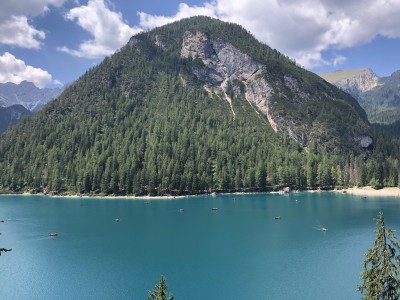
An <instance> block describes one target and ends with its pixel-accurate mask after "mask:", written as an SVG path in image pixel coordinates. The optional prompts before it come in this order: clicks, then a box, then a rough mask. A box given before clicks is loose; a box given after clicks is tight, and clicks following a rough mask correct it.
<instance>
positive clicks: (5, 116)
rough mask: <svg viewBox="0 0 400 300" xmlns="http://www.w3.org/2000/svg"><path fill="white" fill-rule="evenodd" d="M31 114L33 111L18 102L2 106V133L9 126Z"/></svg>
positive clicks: (0, 130)
mask: <svg viewBox="0 0 400 300" xmlns="http://www.w3.org/2000/svg"><path fill="white" fill-rule="evenodd" d="M31 114H32V112H30V111H29V110H27V109H26V108H25V107H23V106H22V105H18V104H16V105H11V106H9V107H0V133H1V132H3V131H5V130H6V129H7V128H8V127H9V126H11V125H15V124H17V123H18V122H19V121H21V119H22V118H23V117H24V116H30V115H31Z"/></svg>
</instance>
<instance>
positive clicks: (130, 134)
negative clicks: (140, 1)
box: [0, 17, 400, 195]
mask: <svg viewBox="0 0 400 300" xmlns="http://www.w3.org/2000/svg"><path fill="white" fill-rule="evenodd" d="M190 26H191V27H190ZM188 28H193V29H192V30H203V31H206V32H210V34H214V35H218V36H220V37H224V38H225V39H228V40H229V42H230V43H232V44H234V45H236V46H237V47H240V49H242V50H243V51H246V53H249V55H250V56H252V57H253V58H255V59H258V60H259V61H262V62H265V63H266V64H267V65H268V66H269V67H270V68H271V69H272V70H275V71H274V72H277V73H279V72H284V71H285V72H286V71H287V70H294V71H293V72H297V73H301V72H304V76H303V74H300V75H301V76H303V77H304V81H305V82H307V84H309V85H310V86H311V87H312V86H313V85H315V86H316V88H318V84H319V82H321V81H322V80H320V79H315V78H318V77H317V76H316V75H311V73H309V72H307V71H303V70H301V69H300V68H299V67H297V66H296V65H295V63H294V62H292V61H291V60H290V59H288V58H287V57H285V56H283V55H281V54H279V52H277V51H276V50H272V49H270V48H269V47H267V46H265V45H262V44H260V43H258V42H255V40H254V38H253V37H252V36H251V35H249V34H248V33H247V32H246V31H245V30H244V29H243V28H242V27H240V26H237V25H234V26H233V25H232V24H226V23H223V22H220V21H216V20H212V19H209V18H205V17H197V18H191V19H188V20H184V21H181V22H177V23H173V24H170V25H168V26H165V27H161V28H158V29H156V30H154V31H150V32H145V33H141V34H139V35H137V36H135V37H134V38H132V39H131V41H130V42H129V43H128V45H126V46H125V47H123V48H122V49H121V50H120V51H118V52H117V53H116V54H114V55H113V56H112V57H110V58H106V59H105V60H104V61H103V62H102V63H101V64H100V65H99V66H96V67H95V68H93V69H92V70H89V71H88V72H87V73H86V74H84V75H83V76H82V77H81V78H80V79H79V80H78V81H77V82H76V83H74V84H73V85H71V86H70V87H68V88H67V89H66V90H65V91H64V92H63V94H62V95H61V96H60V97H59V98H58V99H56V100H55V101H53V102H51V103H50V104H48V105H47V106H46V107H45V108H44V109H43V110H42V111H41V112H39V113H38V114H36V115H35V116H33V117H31V118H28V119H25V120H23V121H22V123H21V124H19V125H18V126H16V127H15V128H12V129H11V130H9V131H7V132H6V133H4V134H3V135H2V136H1V137H0V169H1V170H2V172H1V174H0V188H1V190H2V191H3V192H8V191H13V192H22V191H30V192H34V193H35V192H43V191H54V192H57V193H77V194H78V193H86V194H102V195H106V194H115V195H131V194H134V195H145V194H150V195H165V194H173V195H175V194H196V193H205V192H211V191H228V192H233V191H266V190H271V189H276V188H279V187H283V186H291V187H294V188H302V189H307V188H324V189H325V188H333V187H343V186H348V185H367V184H372V185H373V186H375V187H382V186H398V185H399V183H400V181H399V170H400V168H399V157H400V141H399V140H398V139H395V138H394V137H392V136H390V135H386V134H385V133H383V131H381V130H379V129H376V130H375V131H374V133H373V136H374V144H373V147H372V151H371V150H369V151H350V150H349V149H347V148H346V147H344V148H340V147H338V148H335V149H330V148H329V149H328V148H324V147H321V146H320V145H318V144H316V143H312V144H310V145H308V146H307V147H300V145H299V144H298V143H296V142H295V141H293V140H292V139H290V138H289V137H288V136H286V135H285V134H277V133H275V132H274V131H273V130H272V128H271V125H270V124H269V122H268V120H267V119H266V117H265V116H263V115H262V114H258V113H256V112H255V110H254V107H252V106H251V105H250V104H249V103H248V102H247V101H243V99H242V98H241V97H240V96H237V95H235V94H234V93H232V94H231V98H232V106H233V107H234V109H235V111H236V116H235V118H233V116H232V113H231V111H230V107H229V104H228V103H227V102H226V101H225V100H224V99H223V98H221V97H219V96H218V95H215V94H210V93H209V92H207V91H206V90H205V89H204V87H203V83H202V82H200V81H199V80H197V79H196V77H194V76H193V74H192V72H191V67H192V66H193V65H194V64H200V63H201V62H198V61H197V60H190V59H182V58H180V55H179V50H178V49H179V47H180V45H181V43H182V39H181V36H182V34H183V32H184V31H185V30H187V29H188ZM155 34H158V35H160V36H162V38H163V39H164V40H163V41H165V47H164V49H162V48H161V47H157V46H155V44H154V36H155ZM182 74H183V75H184V76H185V78H186V80H185V82H183V80H182ZM323 84H327V83H323ZM346 97H347V96H346ZM315 109H316V111H323V110H324V108H323V107H317V108H315ZM354 109H355V110H360V109H359V107H358V106H356V105H354ZM359 113H360V114H361V115H362V117H363V118H365V113H364V112H363V111H362V110H360V111H359ZM340 122H344V121H340ZM342 126H346V123H343V125H342ZM371 130H372V129H371Z"/></svg>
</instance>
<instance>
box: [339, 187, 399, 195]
mask: <svg viewBox="0 0 400 300" xmlns="http://www.w3.org/2000/svg"><path fill="white" fill-rule="evenodd" d="M344 191H345V192H346V193H348V194H352V195H358V196H394V197H400V188H396V187H387V188H383V189H380V190H375V189H373V188H372V187H370V186H364V187H352V188H348V189H346V190H341V191H340V190H338V191H337V192H341V193H343V192H344Z"/></svg>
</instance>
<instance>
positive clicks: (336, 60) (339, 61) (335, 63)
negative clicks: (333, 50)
mask: <svg viewBox="0 0 400 300" xmlns="http://www.w3.org/2000/svg"><path fill="white" fill-rule="evenodd" d="M346 60H347V57H346V56H343V55H337V56H335V57H334V59H333V61H332V64H333V66H334V67H337V66H340V65H342V64H344V63H345V61H346Z"/></svg>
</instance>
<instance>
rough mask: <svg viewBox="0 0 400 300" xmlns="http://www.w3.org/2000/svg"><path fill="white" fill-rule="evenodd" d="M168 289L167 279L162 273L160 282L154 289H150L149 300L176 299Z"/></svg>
mask: <svg viewBox="0 0 400 300" xmlns="http://www.w3.org/2000/svg"><path fill="white" fill-rule="evenodd" d="M167 289H168V286H167V281H166V280H165V278H164V276H162V275H161V278H160V283H159V284H157V285H156V286H155V287H154V290H153V291H149V293H148V294H147V300H174V297H173V296H172V295H168V294H167Z"/></svg>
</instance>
